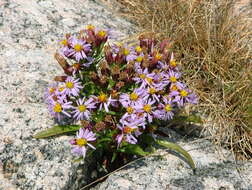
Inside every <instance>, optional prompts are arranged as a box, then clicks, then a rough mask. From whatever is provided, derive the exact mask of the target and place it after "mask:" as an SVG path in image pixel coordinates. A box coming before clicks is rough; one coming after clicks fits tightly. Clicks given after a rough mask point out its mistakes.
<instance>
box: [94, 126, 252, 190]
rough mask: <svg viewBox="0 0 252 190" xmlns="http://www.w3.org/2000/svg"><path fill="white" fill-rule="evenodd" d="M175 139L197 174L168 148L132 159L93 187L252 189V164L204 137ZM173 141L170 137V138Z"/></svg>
mask: <svg viewBox="0 0 252 190" xmlns="http://www.w3.org/2000/svg"><path fill="white" fill-rule="evenodd" d="M169 133H170V134H172V136H173V137H174V136H177V138H176V141H177V143H178V144H180V145H181V146H182V147H183V148H184V149H186V150H187V151H188V152H189V153H190V154H191V156H192V157H193V159H194V161H195V163H196V167H197V169H196V173H195V174H193V172H192V170H191V169H190V168H189V166H188V165H187V164H186V163H185V162H184V161H182V160H181V159H179V158H178V157H177V155H176V154H174V153H171V152H167V150H165V149H159V150H158V154H155V155H158V156H150V157H146V158H144V159H141V160H138V161H136V162H133V163H132V164H130V165H129V166H127V167H126V168H124V169H122V170H120V171H118V172H116V173H114V174H112V175H111V176H109V177H108V179H107V180H106V181H105V182H103V183H101V184H99V185H97V186H96V187H95V188H93V189H92V190H105V189H106V190H251V189H252V181H251V179H252V163H249V162H244V163H236V162H234V161H233V159H232V157H231V155H230V152H228V151H226V150H222V151H221V152H217V149H216V148H215V147H214V145H213V144H212V143H210V142H209V141H208V140H205V139H197V140H195V141H193V140H192V139H187V140H182V137H179V135H177V134H175V133H174V132H172V131H169ZM168 140H171V139H168Z"/></svg>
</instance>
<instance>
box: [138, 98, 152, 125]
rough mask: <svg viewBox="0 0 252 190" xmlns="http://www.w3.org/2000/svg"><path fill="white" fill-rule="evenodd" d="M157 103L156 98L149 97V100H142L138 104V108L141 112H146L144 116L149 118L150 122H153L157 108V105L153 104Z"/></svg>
mask: <svg viewBox="0 0 252 190" xmlns="http://www.w3.org/2000/svg"><path fill="white" fill-rule="evenodd" d="M155 103H156V101H155V100H151V99H148V100H147V101H142V102H141V103H139V104H138V105H136V109H137V110H138V111H139V112H142V113H144V117H145V118H147V120H148V122H149V123H151V122H152V119H153V114H154V110H155V106H153V104H155Z"/></svg>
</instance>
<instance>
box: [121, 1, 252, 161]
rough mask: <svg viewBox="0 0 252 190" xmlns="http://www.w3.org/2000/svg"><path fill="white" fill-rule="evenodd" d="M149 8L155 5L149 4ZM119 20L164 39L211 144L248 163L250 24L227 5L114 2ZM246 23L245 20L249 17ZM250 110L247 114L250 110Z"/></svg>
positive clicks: (251, 139)
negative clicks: (195, 95)
mask: <svg viewBox="0 0 252 190" xmlns="http://www.w3.org/2000/svg"><path fill="white" fill-rule="evenodd" d="M153 2H155V3H153ZM117 3H120V5H121V9H120V11H121V12H120V14H123V15H124V16H126V17H128V18H129V19H131V20H132V21H133V22H135V23H136V24H137V25H138V26H140V27H141V28H143V29H144V30H145V31H153V32H155V33H158V34H159V35H158V36H159V38H160V39H162V38H167V37H168V38H170V39H172V40H173V43H174V51H175V52H176V58H177V59H178V60H180V61H181V62H182V64H184V69H185V71H186V80H187V82H188V83H189V84H190V86H191V87H192V88H194V89H195V91H196V92H197V93H198V95H199V96H200V99H201V101H200V104H199V105H198V108H197V109H198V110H203V111H204V113H205V114H207V115H208V116H209V118H211V119H212V123H214V124H213V125H209V127H207V128H206V130H208V131H209V132H210V133H211V135H212V138H213V140H214V141H215V142H216V143H217V144H219V145H222V146H224V147H229V148H231V149H232V150H233V152H235V153H236V155H238V158H243V159H244V158H246V159H251V158H252V121H251V118H252V114H251V113H250V114H249V113H248V106H249V105H250V107H252V105H251V104H252V82H251V81H252V76H251V75H252V61H251V57H252V53H251V48H252V47H251V46H252V45H251V44H252V43H251V36H252V35H251V31H252V29H251V24H252V23H251V20H249V18H248V19H246V18H247V17H249V15H247V14H245V16H244V14H238V12H237V11H238V9H237V7H235V5H236V4H235V2H234V1H233V0H155V1H153V0H118V1H117ZM250 19H251V17H250ZM250 109H251V108H250Z"/></svg>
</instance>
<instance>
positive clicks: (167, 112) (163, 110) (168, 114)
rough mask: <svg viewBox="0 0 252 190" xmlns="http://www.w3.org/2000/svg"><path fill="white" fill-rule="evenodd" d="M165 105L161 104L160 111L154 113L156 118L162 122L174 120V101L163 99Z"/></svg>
mask: <svg viewBox="0 0 252 190" xmlns="http://www.w3.org/2000/svg"><path fill="white" fill-rule="evenodd" d="M163 102H164V104H163V103H160V104H159V106H158V107H159V108H160V109H158V110H156V111H155V112H154V116H155V117H156V118H158V119H161V120H170V119H172V118H173V116H174V113H173V107H174V103H173V102H172V100H171V99H170V98H169V99H168V98H167V97H164V98H163Z"/></svg>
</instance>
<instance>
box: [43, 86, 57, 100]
mask: <svg viewBox="0 0 252 190" xmlns="http://www.w3.org/2000/svg"><path fill="white" fill-rule="evenodd" d="M57 88H58V84H57V83H52V84H50V85H49V86H48V87H47V88H46V90H45V94H44V100H45V102H46V103H49V102H51V101H53V98H52V97H53V96H54V95H56V91H57Z"/></svg>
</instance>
